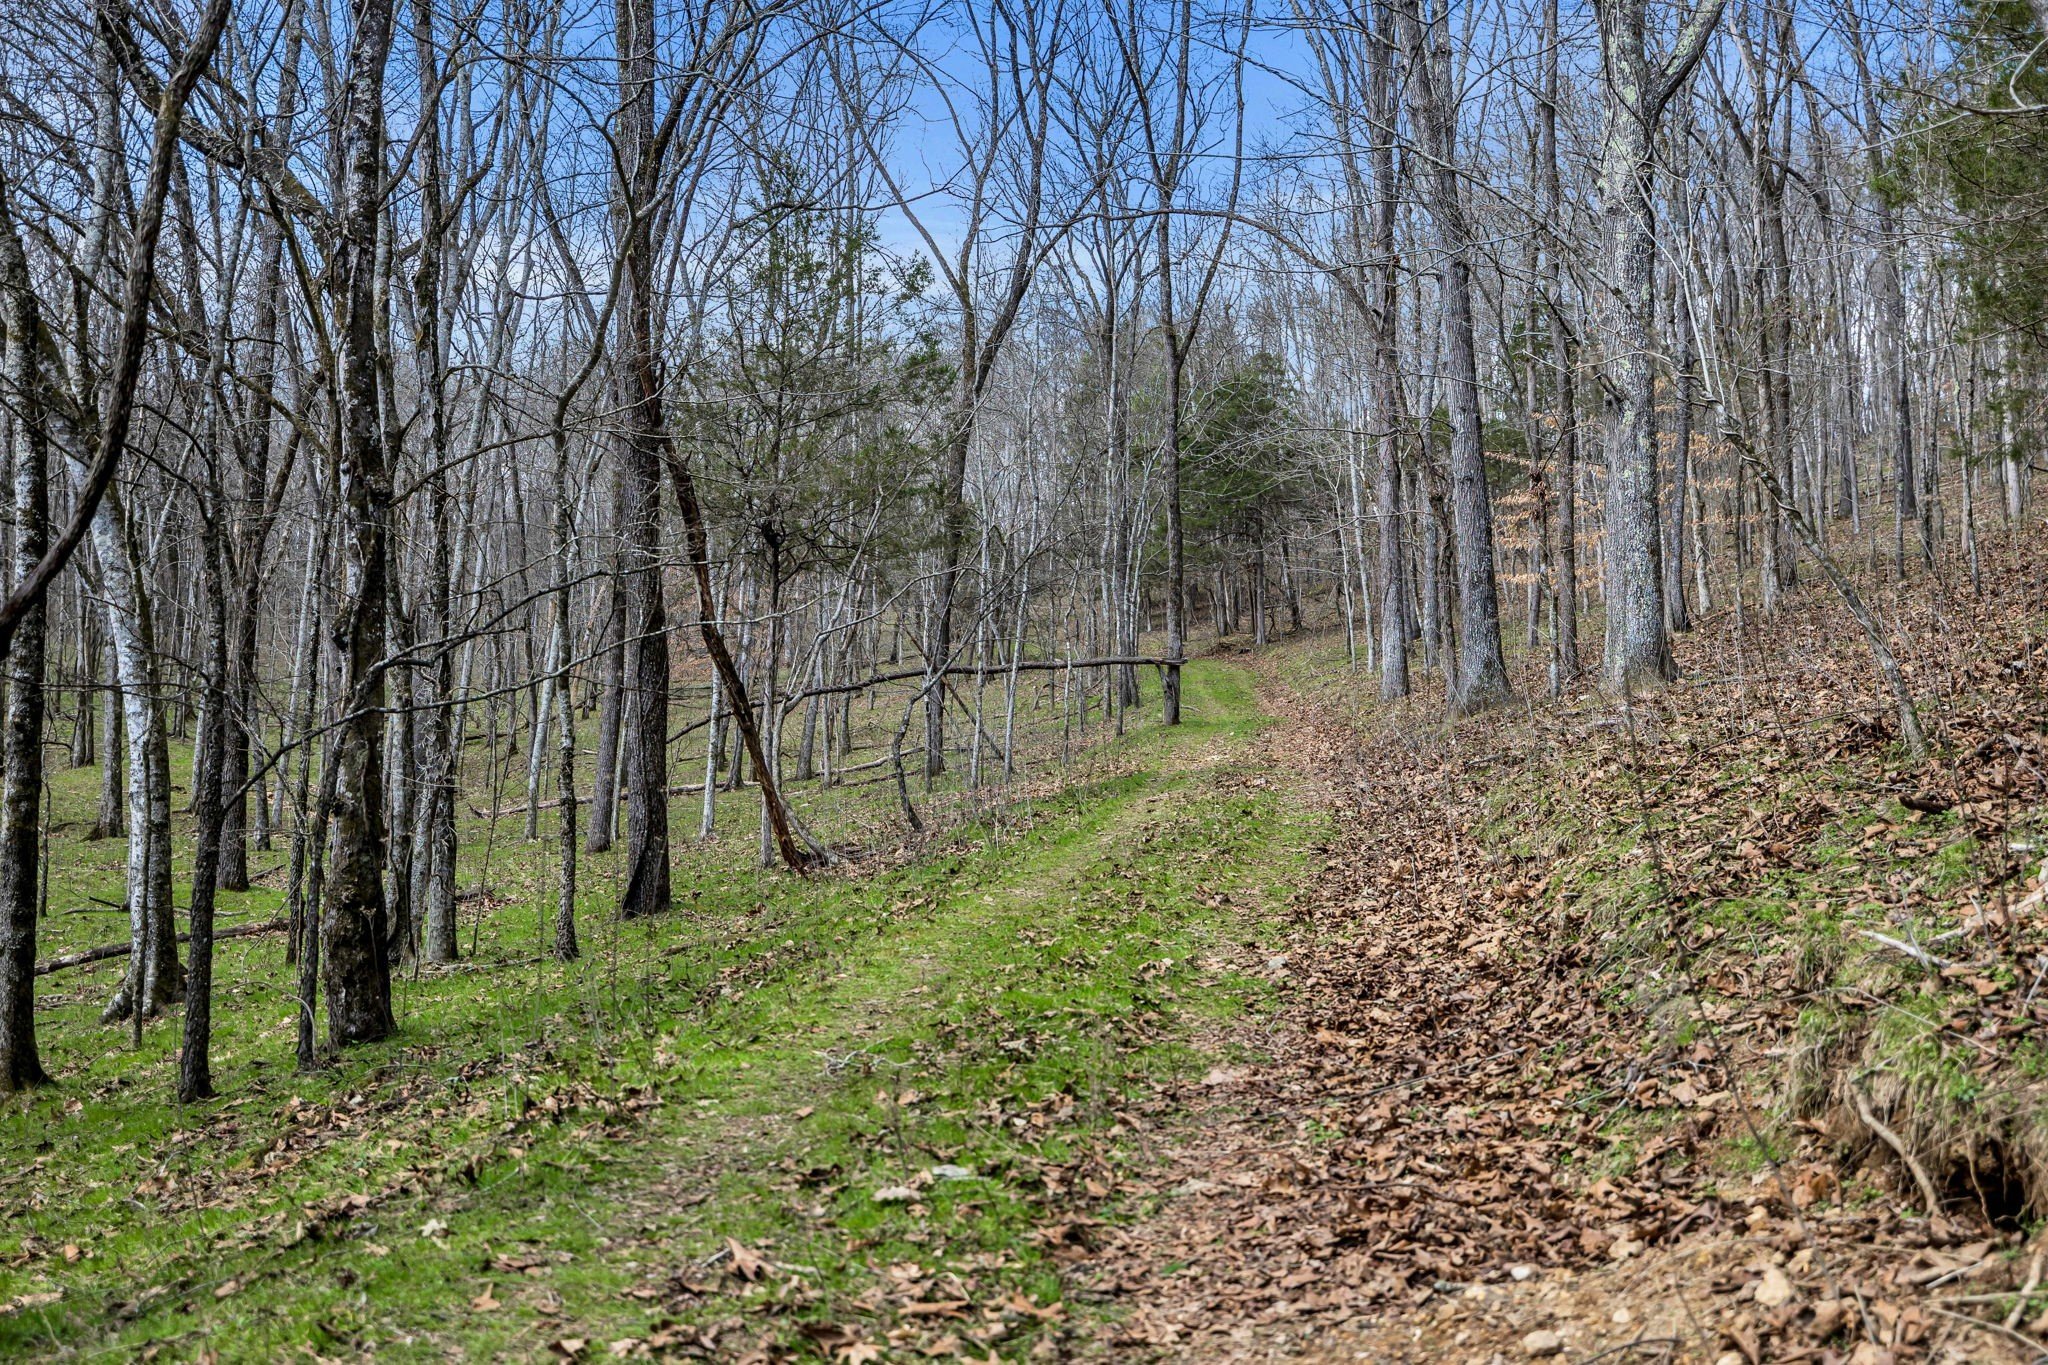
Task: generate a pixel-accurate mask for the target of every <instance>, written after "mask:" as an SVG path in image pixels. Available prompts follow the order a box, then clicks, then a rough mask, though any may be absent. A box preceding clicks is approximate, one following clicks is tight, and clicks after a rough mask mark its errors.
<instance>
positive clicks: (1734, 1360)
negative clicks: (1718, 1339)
mask: <svg viewBox="0 0 2048 1365" xmlns="http://www.w3.org/2000/svg"><path fill="white" fill-rule="evenodd" d="M1714 1365H1749V1357H1748V1356H1746V1355H1744V1354H1742V1352H1740V1351H1723V1352H1721V1354H1719V1355H1717V1356H1715V1357H1714Z"/></svg>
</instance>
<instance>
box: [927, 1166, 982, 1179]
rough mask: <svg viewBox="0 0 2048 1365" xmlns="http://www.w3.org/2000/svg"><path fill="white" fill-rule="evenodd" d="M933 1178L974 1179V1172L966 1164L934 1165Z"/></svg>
mask: <svg viewBox="0 0 2048 1365" xmlns="http://www.w3.org/2000/svg"><path fill="white" fill-rule="evenodd" d="M932 1179H934V1180H972V1179H974V1172H973V1171H971V1170H969V1169H968V1168H967V1167H965V1166H950V1165H949V1166H934V1167H932Z"/></svg>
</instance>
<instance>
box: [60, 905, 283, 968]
mask: <svg viewBox="0 0 2048 1365" xmlns="http://www.w3.org/2000/svg"><path fill="white" fill-rule="evenodd" d="M290 923H291V921H290V920H289V919H285V918H278V919H267V920H264V921H263V922H262V923H260V924H238V925H235V926H234V927H233V928H230V929H216V930H214V931H213V937H214V940H215V942H218V941H220V940H221V939H224V938H252V937H254V936H255V935H257V934H272V933H276V932H277V931H278V930H280V929H283V928H285V927H287V926H288V925H289V924H290ZM191 941H192V935H190V934H180V935H178V942H180V943H190V942H191ZM128 949H129V945H128V944H126V943H109V944H106V945H104V946H103V947H99V948H86V949H83V950H82V951H79V952H76V953H65V954H64V955H62V956H61V957H53V958H51V959H50V960H49V961H48V962H45V963H43V964H42V965H40V966H38V967H37V968H36V975H37V976H48V975H49V974H50V973H51V972H61V971H63V970H64V969H65V968H66V967H83V966H85V965H86V964H87V963H88V962H105V961H108V960H109V959H111V958H117V957H126V956H128Z"/></svg>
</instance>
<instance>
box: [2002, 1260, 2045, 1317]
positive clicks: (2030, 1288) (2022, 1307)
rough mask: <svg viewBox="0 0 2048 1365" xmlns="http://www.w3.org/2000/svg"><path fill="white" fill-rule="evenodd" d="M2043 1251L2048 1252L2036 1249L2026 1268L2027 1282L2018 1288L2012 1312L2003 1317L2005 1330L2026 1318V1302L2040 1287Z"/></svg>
mask: <svg viewBox="0 0 2048 1365" xmlns="http://www.w3.org/2000/svg"><path fill="white" fill-rule="evenodd" d="M2044 1251H2048V1248H2041V1249H2037V1250H2036V1251H2035V1252H2034V1259H2033V1262H2032V1263H2031V1264H2029V1265H2028V1266H2027V1282H2026V1283H2025V1284H2023V1285H2021V1286H2020V1296H2019V1298H2017V1299H2015V1300H2014V1301H2013V1305H2012V1311H2011V1312H2009V1313H2007V1314H2006V1315H2005V1325H2006V1327H2007V1328H2014V1327H2018V1326H2019V1325H2020V1319H2021V1318H2022V1317H2024V1316H2026V1311H2027V1300H2028V1299H2031V1298H2033V1297H2034V1291H2035V1290H2036V1289H2039V1288H2040V1287H2041V1257H2042V1254H2043V1252H2044Z"/></svg>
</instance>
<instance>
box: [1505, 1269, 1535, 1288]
mask: <svg viewBox="0 0 2048 1365" xmlns="http://www.w3.org/2000/svg"><path fill="white" fill-rule="evenodd" d="M1535 1273H1536V1267H1535V1266H1533V1265H1511V1266H1509V1267H1508V1274H1509V1275H1511V1276H1513V1277H1514V1280H1515V1283H1516V1284H1520V1283H1521V1282H1522V1281H1524V1280H1526V1279H1528V1278H1529V1277H1530V1276H1532V1275H1534V1274H1535Z"/></svg>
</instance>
